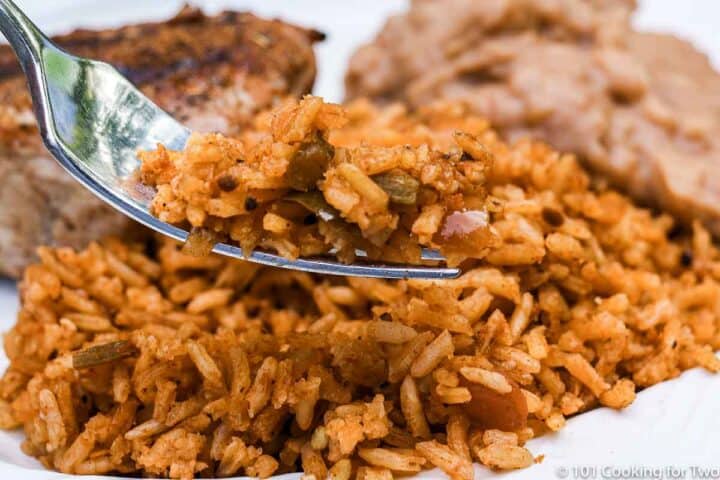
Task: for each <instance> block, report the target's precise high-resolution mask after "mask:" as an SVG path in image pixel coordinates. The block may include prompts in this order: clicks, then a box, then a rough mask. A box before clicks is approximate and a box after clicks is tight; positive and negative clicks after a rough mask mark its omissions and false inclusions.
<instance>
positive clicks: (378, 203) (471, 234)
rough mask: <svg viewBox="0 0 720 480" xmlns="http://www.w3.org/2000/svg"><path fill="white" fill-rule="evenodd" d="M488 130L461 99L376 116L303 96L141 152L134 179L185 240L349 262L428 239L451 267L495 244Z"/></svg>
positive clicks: (405, 257)
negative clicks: (232, 126)
mask: <svg viewBox="0 0 720 480" xmlns="http://www.w3.org/2000/svg"><path fill="white" fill-rule="evenodd" d="M398 113H400V115H398ZM375 129H379V131H378V130H375ZM372 130H375V132H374V133H373V131H372ZM488 133H489V132H488V127H487V122H485V121H483V120H481V119H479V118H477V117H472V116H469V115H466V114H465V112H464V111H463V110H462V109H460V108H455V109H453V108H451V107H447V106H446V107H445V108H442V107H438V108H435V109H428V110H424V111H421V112H420V113H419V114H418V115H414V116H405V115H402V112H398V111H397V109H390V110H388V111H386V112H383V113H382V114H377V112H373V111H372V110H368V106H367V105H366V104H364V103H362V102H360V103H357V104H354V105H351V106H350V107H349V109H348V110H347V111H346V110H344V109H343V108H342V107H341V106H339V105H335V104H328V103H324V102H323V100H322V99H321V98H318V97H312V96H307V97H305V98H303V99H302V100H299V101H298V100H290V101H288V102H287V103H286V104H284V105H283V106H282V107H280V108H278V109H277V110H275V111H272V112H269V113H267V114H265V115H262V116H260V118H259V119H258V121H257V122H256V125H255V129H253V130H251V131H249V132H246V133H245V134H244V135H243V138H241V139H233V138H227V137H224V136H222V135H220V134H194V135H193V136H191V137H190V139H189V141H188V144H187V146H186V148H185V150H184V151H183V152H175V151H168V150H167V149H165V148H164V147H162V146H159V147H158V149H157V150H156V151H151V152H142V153H141V159H142V169H141V180H142V182H143V183H145V184H146V185H149V186H152V187H155V188H156V189H157V194H156V195H155V197H154V199H153V203H152V210H153V212H154V214H155V215H157V216H158V217H159V218H160V219H161V220H163V221H165V222H169V223H173V224H176V225H180V226H183V227H186V226H190V227H192V228H193V229H194V233H193V235H192V237H191V244H198V245H202V244H203V239H205V240H206V241H205V243H204V244H205V247H206V248H209V247H210V246H211V245H212V240H213V239H214V240H220V239H222V240H226V239H228V240H230V241H232V242H235V243H237V244H239V245H240V246H241V247H242V248H243V250H245V251H251V250H253V249H254V248H256V247H258V246H259V247H262V248H263V249H265V250H274V251H276V252H278V253H280V254H281V255H284V256H286V257H289V258H292V259H296V258H298V257H301V256H302V257H308V256H313V255H323V254H328V253H330V252H332V253H333V254H334V255H335V256H337V257H338V258H339V259H340V260H342V261H344V262H348V263H351V262H353V261H354V260H355V255H356V251H357V250H362V251H364V252H365V253H366V256H367V257H369V258H371V259H382V260H385V261H392V262H399V263H419V262H420V260H421V247H432V248H436V249H438V250H440V251H441V252H442V253H444V254H445V255H446V257H447V259H448V263H449V264H450V265H451V266H455V265H457V264H459V263H460V262H462V261H463V260H465V259H468V258H472V259H477V258H482V257H484V256H485V255H486V254H487V253H488V249H489V248H491V247H493V246H496V245H497V244H498V243H499V238H498V236H497V235H496V232H495V231H493V230H490V229H489V228H488V218H487V215H488V214H487V212H488V208H491V205H488V202H491V201H492V199H491V198H490V197H488V195H487V191H486V189H485V176H486V172H487V170H488V169H489V168H490V165H491V163H492V155H491V154H490V152H489V151H488V150H487V149H486V148H485V146H484V145H483V144H482V143H481V141H480V138H481V137H482V136H486V135H488ZM463 212H464V213H463ZM193 248H201V247H199V246H196V247H193Z"/></svg>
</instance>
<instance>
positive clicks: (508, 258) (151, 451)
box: [0, 103, 720, 480]
mask: <svg viewBox="0 0 720 480" xmlns="http://www.w3.org/2000/svg"><path fill="white" fill-rule="evenodd" d="M348 115H349V116H350V117H351V119H352V120H351V122H356V123H355V125H356V126H355V127H353V128H354V130H352V131H346V133H347V138H345V139H341V138H340V135H339V134H338V137H337V141H338V145H339V144H341V143H342V142H352V141H354V139H353V138H352V137H353V136H354V135H362V136H364V137H365V138H367V139H368V140H367V141H368V142H372V143H373V144H375V145H383V144H385V145H397V144H404V143H408V144H411V145H417V144H418V143H419V142H422V141H423V138H427V137H428V136H430V135H431V133H429V132H432V131H433V128H434V126H439V127H438V128H439V130H437V131H440V130H442V131H445V132H446V133H447V137H448V138H451V132H452V130H453V128H452V127H450V125H452V123H453V122H454V121H455V120H453V119H460V118H463V117H464V115H465V114H464V112H462V110H461V109H460V108H459V107H449V106H445V107H436V108H434V109H431V110H425V111H423V112H421V113H419V114H418V116H417V117H412V118H410V117H409V116H408V114H406V113H405V112H404V111H403V110H402V109H401V108H399V107H391V108H388V109H384V110H376V109H375V108H373V107H371V106H369V105H368V104H366V103H357V104H354V105H352V106H351V107H349V109H348ZM418 119H421V120H422V122H424V124H421V123H420V121H419V120H418ZM457 121H459V120H457ZM484 128H485V127H482V128H480V129H478V130H477V131H475V133H474V135H477V137H478V139H480V140H481V142H482V145H483V149H484V150H485V151H486V153H487V155H488V157H487V158H489V159H490V160H488V161H487V162H486V165H487V170H486V171H485V172H484V177H485V178H484V180H483V182H482V185H483V188H484V189H485V191H486V198H485V199H484V200H483V205H482V207H478V208H484V209H485V210H482V211H485V212H486V216H487V223H488V225H487V226H486V227H483V228H487V229H488V231H489V230H492V232H493V233H492V235H493V236H494V237H497V239H498V241H497V244H496V245H494V246H493V247H492V248H491V249H489V250H488V252H487V254H486V255H485V256H484V258H482V259H481V260H474V261H473V263H471V264H467V262H466V264H465V265H466V268H465V272H464V273H463V275H462V276H461V277H459V278H458V279H455V280H446V281H418V280H412V281H383V280H374V279H359V278H348V279H343V278H335V277H333V278H330V277H328V278H322V277H316V276H311V275H308V274H304V273H298V272H289V271H284V270H275V269H269V268H262V267H258V266H257V265H254V264H250V263H243V262H239V261H232V260H228V259H226V258H219V257H216V256H206V257H196V256H191V255H188V254H186V253H184V252H183V251H182V249H181V246H179V245H177V244H175V243H173V242H171V241H168V240H156V241H152V242H149V243H147V244H129V243H123V242H120V241H118V240H106V241H103V242H100V243H97V244H93V245H91V246H90V247H89V248H88V249H87V250H85V251H82V252H75V251H72V250H70V249H49V248H42V249H40V251H39V254H40V258H41V262H40V263H39V264H37V265H34V266H31V267H30V268H28V269H27V271H26V272H25V275H24V278H23V280H22V283H21V287H20V291H21V295H22V309H21V311H20V313H19V316H18V321H17V324H16V326H15V327H14V328H13V329H12V330H11V331H10V332H9V333H8V334H7V336H6V337H5V351H6V352H7V354H8V356H9V357H10V360H11V364H10V368H9V369H8V371H7V372H6V373H5V375H4V377H3V378H2V381H0V397H1V398H2V401H1V402H0V426H2V427H3V428H15V427H18V426H22V427H23V428H24V430H25V434H26V440H25V441H24V443H23V446H22V448H23V450H24V451H25V452H26V453H27V454H29V455H32V456H34V457H36V458H38V459H39V460H40V461H42V462H43V464H44V465H46V466H47V467H48V468H52V469H56V470H60V471H63V472H68V473H79V474H90V473H93V474H100V473H106V472H119V473H123V474H132V475H150V476H169V477H174V478H191V477H192V476H193V475H198V476H213V475H215V476H229V475H243V474H246V475H251V476H259V477H267V476H269V475H273V474H278V473H282V472H291V471H304V472H305V474H306V476H307V478H315V479H317V480H320V479H324V478H326V477H328V476H329V477H330V478H332V479H337V480H347V479H350V478H359V479H390V478H392V477H393V476H395V475H400V474H408V473H412V472H417V471H420V470H422V469H428V468H433V467H439V468H440V469H442V470H443V471H445V472H446V473H447V474H448V475H449V476H450V477H452V478H453V479H456V480H469V479H472V478H473V462H477V463H480V464H483V465H485V466H487V467H490V468H493V469H501V470H504V469H513V468H523V467H527V466H529V465H531V464H532V463H533V462H534V461H538V460H539V459H538V458H534V457H533V454H531V453H530V452H529V451H528V450H527V449H526V448H525V447H524V446H523V445H524V444H525V442H527V440H528V439H530V438H533V437H537V436H539V435H543V434H545V433H547V432H550V431H555V430H558V429H560V428H562V427H563V425H564V423H565V419H566V418H567V417H569V416H572V415H575V414H578V413H581V412H583V411H586V410H588V409H592V408H595V407H598V406H600V405H605V406H608V407H611V408H617V409H620V408H624V407H626V406H627V405H629V404H630V403H631V402H632V401H633V399H634V398H635V392H636V390H637V389H639V388H643V387H647V386H649V385H653V384H655V383H658V382H661V381H663V380H666V379H669V378H672V377H675V376H677V375H678V374H680V372H681V371H683V370H685V369H688V368H693V367H697V366H701V367H704V368H706V369H708V370H710V371H713V372H716V371H718V370H719V369H720V362H719V361H718V359H717V358H716V357H715V355H714V354H713V351H714V350H715V349H717V348H718V347H720V328H719V327H720V317H719V315H718V313H719V312H720V310H719V308H720V302H719V300H720V295H719V293H720V286H719V284H718V277H720V255H719V253H718V250H717V249H716V248H715V247H714V246H713V244H712V242H711V238H710V236H709V235H708V233H707V232H706V231H705V230H704V229H703V228H702V227H701V226H699V225H694V226H693V227H692V228H691V229H683V228H681V227H678V226H676V225H675V224H674V222H673V220H672V218H670V217H669V216H667V215H663V214H655V213H653V212H650V211H648V210H645V209H642V208H638V207H636V206H634V205H633V203H632V202H631V201H630V200H628V199H627V198H626V197H624V196H623V195H621V194H619V193H617V192H614V191H612V190H610V189H608V188H607V187H606V186H605V185H604V184H603V183H602V182H600V181H598V180H593V179H591V178H590V177H589V176H588V175H587V174H586V173H585V172H584V171H583V170H582V168H581V167H580V166H579V165H578V163H577V162H576V161H575V159H574V158H573V157H572V156H567V155H560V154H558V153H556V152H553V151H552V150H550V149H549V148H548V147H546V146H544V145H540V144H534V143H520V144H518V145H517V146H514V147H508V146H506V145H503V144H502V143H500V142H499V141H498V140H497V139H496V137H495V136H494V134H492V132H490V131H488V130H486V129H484ZM440 133H442V132H440ZM414 135H415V136H414ZM463 224H464V223H463V222H459V225H463ZM429 230H431V228H430V227H428V231H429ZM460 238H461V239H462V238H465V237H463V236H462V235H460ZM460 250H462V249H460ZM536 453H541V452H536Z"/></svg>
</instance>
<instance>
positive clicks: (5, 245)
mask: <svg viewBox="0 0 720 480" xmlns="http://www.w3.org/2000/svg"><path fill="white" fill-rule="evenodd" d="M321 39H322V34H320V33H319V32H316V31H314V30H307V29H303V28H299V27H295V26H292V25H288V24H286V23H283V22H281V21H277V20H264V19H261V18H258V17H256V16H254V15H252V14H250V13H240V12H233V11H227V12H223V13H220V14H219V15H217V16H206V15H204V14H203V13H202V12H201V11H199V10H197V9H192V8H189V7H186V8H184V9H183V10H182V11H181V12H180V13H179V14H178V15H177V16H175V17H174V18H172V19H170V20H168V21H167V22H161V23H144V24H139V25H131V26H126V27H122V28H118V29H114V30H103V31H91V30H78V31H75V32H72V33H70V34H68V35H63V36H59V37H56V38H55V40H56V41H57V42H58V43H59V44H60V45H61V46H63V47H64V48H66V49H67V50H68V51H70V52H72V53H75V54H78V55H81V56H86V57H90V58H97V59H101V60H105V61H108V62H110V63H112V64H113V65H115V66H116V67H117V68H118V69H119V70H120V71H121V72H123V73H124V74H125V75H126V76H127V77H128V78H129V79H130V80H131V81H132V82H134V83H135V84H136V85H138V86H139V87H140V88H141V89H142V90H143V91H144V92H145V93H146V94H147V95H148V96H149V97H150V98H152V99H153V100H155V101H156V102H157V103H158V104H159V105H160V106H161V107H163V108H164V109H165V110H167V111H169V112H170V113H171V114H173V115H174V116H175V118H177V119H178V120H180V121H181V122H183V123H185V124H187V125H188V127H189V128H190V129H192V130H195V131H206V132H209V131H217V132H222V133H225V134H228V135H232V134H234V133H236V132H238V131H239V130H240V129H242V128H243V126H244V125H247V124H248V122H249V121H250V119H251V118H252V115H253V114H254V113H255V112H257V111H258V110H260V109H265V108H268V107H270V106H271V105H273V104H274V103H276V102H277V101H278V100H279V99H281V98H283V97H286V96H288V95H292V96H298V95H301V94H304V93H307V92H309V91H310V89H311V88H312V85H313V82H314V79H315V73H316V69H315V56H314V53H313V49H312V45H313V43H314V42H316V41H318V40H321ZM0 177H1V178H2V182H0V272H2V273H4V274H6V275H10V276H17V275H18V274H19V273H20V272H21V270H22V268H23V267H24V266H25V265H26V264H27V263H28V262H29V261H30V260H31V259H32V258H33V257H34V251H35V248H36V246H38V245H41V244H42V245H46V244H48V245H69V246H75V247H80V246H81V245H83V244H85V243H87V242H88V241H90V240H93V239H97V238H99V237H101V236H103V235H105V234H108V233H118V232H120V231H121V230H123V229H125V228H128V227H129V226H130V225H131V221H130V220H128V219H126V218H124V217H123V216H121V215H120V214H118V213H116V212H115V211H114V210H112V209H110V208H109V207H106V206H105V205H104V204H103V203H101V202H100V201H99V200H97V199H96V198H95V197H94V196H92V194H90V193H88V192H87V191H85V190H84V189H83V188H82V187H81V186H80V185H79V184H78V183H76V182H75V181H74V180H72V179H71V178H70V177H69V176H68V175H67V174H66V173H65V172H64V171H63V170H62V169H61V168H60V167H59V166H58V165H57V163H56V162H55V160H54V159H53V158H52V157H51V156H50V155H49V154H48V153H47V152H46V150H45V148H44V147H43V145H42V142H41V140H40V138H39V136H38V133H37V129H36V126H35V121H34V118H33V115H32V112H31V102H30V98H29V95H28V94H27V89H26V86H25V79H24V77H23V76H22V75H21V74H20V69H19V65H18V64H17V61H16V60H15V57H14V55H13V53H12V51H11V50H10V49H9V47H7V46H2V47H0Z"/></svg>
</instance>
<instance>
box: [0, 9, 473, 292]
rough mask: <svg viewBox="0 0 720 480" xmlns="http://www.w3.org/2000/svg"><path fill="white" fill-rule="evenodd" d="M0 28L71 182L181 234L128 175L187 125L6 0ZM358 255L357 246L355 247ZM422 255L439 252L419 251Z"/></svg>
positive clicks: (345, 268) (404, 271)
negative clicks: (143, 153)
mask: <svg viewBox="0 0 720 480" xmlns="http://www.w3.org/2000/svg"><path fill="white" fill-rule="evenodd" d="M0 31H2V33H4V34H5V37H6V38H7V40H8V42H9V43H10V46H11V47H12V48H13V50H14V51H15V54H16V55H17V57H18V60H19V61H20V64H21V66H22V69H23V71H24V72H25V76H26V77H27V82H28V86H29V88H30V95H31V97H32V102H33V109H34V111H35V117H36V118H37V123H38V126H39V130H40V135H41V136H42V138H43V141H44V143H45V146H46V147H47V149H48V150H49V151H50V153H51V154H52V155H53V156H54V157H55V159H56V160H57V161H58V162H60V165H62V166H63V167H64V168H65V170H67V171H68V172H69V173H70V175H72V176H73V177H74V178H75V179H76V180H77V181H79V182H80V183H82V184H83V185H84V186H85V187H86V188H88V189H89V190H90V191H91V192H93V193H94V194H95V195H97V196H98V197H99V198H100V199H101V200H103V201H104V202H107V203H109V204H110V205H111V206H112V207H114V208H115V209H117V210H119V211H120V212H122V213H124V214H125V215H127V216H129V217H131V218H133V219H135V220H136V221H138V222H140V223H142V224H144V225H146V226H147V227H149V228H151V229H153V230H155V231H157V232H160V233H162V234H164V235H167V236H168V237H172V238H174V239H175V240H178V241H180V242H184V241H186V240H187V237H188V232H186V231H185V230H183V229H180V228H178V227H175V226H173V225H170V224H168V223H165V222H162V221H160V220H158V219H157V218H156V217H154V216H153V215H152V214H151V213H150V208H149V207H150V202H151V200H152V196H153V194H154V191H153V190H152V189H150V188H147V187H144V188H143V186H141V185H138V184H137V182H135V181H133V180H132V178H133V173H134V172H136V171H137V169H138V167H139V166H140V161H139V159H138V157H137V152H138V151H140V150H152V149H155V148H156V146H157V144H158V143H161V144H163V145H165V146H166V147H167V148H169V149H173V150H182V149H183V147H184V146H185V143H186V141H187V139H188V137H189V136H190V131H189V130H188V129H187V128H185V127H184V126H183V125H181V124H180V123H178V122H177V121H175V120H174V119H173V118H172V117H171V116H170V115H168V114H167V113H166V112H165V111H163V110H162V109H161V108H160V107H158V106H157V105H155V104H154V103H153V102H152V101H150V100H149V99H148V98H147V97H146V96H145V95H143V94H142V93H141V92H140V91H139V90H138V89H137V88H135V86H133V85H132V84H131V83H130V81H129V80H127V79H126V78H125V77H123V76H122V75H121V74H120V73H119V72H118V71H117V70H116V69H115V68H114V67H112V66H111V65H109V64H107V63H104V62H99V61H95V60H90V59H87V58H81V57H77V56H74V55H71V54H69V53H67V52H65V51H63V50H62V49H61V48H59V47H58V46H57V45H55V44H54V43H53V42H52V41H50V39H48V37H47V36H45V35H44V34H43V33H42V32H41V31H40V30H39V29H38V27H37V26H35V25H34V24H33V23H32V21H30V19H28V18H27V16H26V15H25V14H24V13H23V12H22V11H21V10H20V9H19V8H18V7H17V5H15V4H14V3H13V2H12V1H11V0H0ZM213 251H214V252H216V253H219V254H221V255H226V256H229V257H235V258H240V259H243V260H248V261H251V262H255V263H260V264H263V265H269V266H273V267H281V268H287V269H293V270H301V271H305V272H314V273H320V274H330V275H344V276H357V277H375V278H423V279H442V278H453V277H456V276H457V275H458V274H459V270H458V269H455V268H443V267H429V266H411V265H370V264H358V263H356V264H343V263H339V262H335V261H332V260H328V259H323V258H309V259H305V258H300V259H297V260H290V259H287V258H284V257H281V256H279V255H274V254H271V253H267V252H262V251H253V252H251V253H250V254H247V255H246V254H245V253H244V252H243V251H242V249H241V248H239V247H237V246H233V245H228V244H225V243H218V244H216V245H215V246H214V248H213ZM360 253H362V252H360ZM422 258H423V259H424V260H431V261H436V262H441V261H442V260H443V257H442V256H441V255H440V254H439V253H437V252H435V251H432V250H424V251H423V255H422Z"/></svg>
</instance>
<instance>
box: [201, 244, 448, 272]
mask: <svg viewBox="0 0 720 480" xmlns="http://www.w3.org/2000/svg"><path fill="white" fill-rule="evenodd" d="M213 251H214V252H216V253H220V254H223V255H229V256H232V257H238V258H243V251H242V249H241V248H239V247H235V246H232V245H228V244H226V243H219V244H217V245H215V248H213ZM440 258H442V257H440ZM247 259H248V260H249V261H251V262H255V263H260V264H262V265H268V266H271V267H280V268H289V269H292V270H300V271H303V272H310V273H319V274H324V275H343V276H351V277H371V278H386V279H403V278H422V279H428V280H442V279H451V278H456V277H457V276H458V275H460V270H459V269H457V268H445V267H421V266H417V267H414V266H404V265H403V266H398V265H370V264H368V265H365V264H344V263H339V262H334V261H332V260H325V259H303V258H299V259H297V260H289V259H287V258H285V257H281V256H279V255H273V254H271V253H265V252H258V251H255V252H253V253H252V254H251V255H250V256H249V257H248V258H247Z"/></svg>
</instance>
